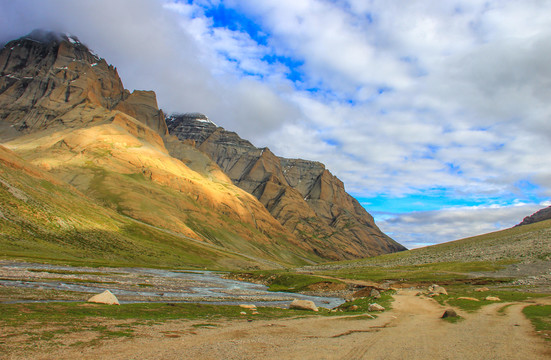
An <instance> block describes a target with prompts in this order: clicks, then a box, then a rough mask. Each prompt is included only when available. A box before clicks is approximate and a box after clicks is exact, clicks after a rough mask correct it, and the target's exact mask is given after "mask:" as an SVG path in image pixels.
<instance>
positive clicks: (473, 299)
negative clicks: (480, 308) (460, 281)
mask: <svg viewBox="0 0 551 360" xmlns="http://www.w3.org/2000/svg"><path fill="white" fill-rule="evenodd" d="M457 300H470V301H480V300H478V299H477V298H473V297H468V296H460V297H458V298H457Z"/></svg>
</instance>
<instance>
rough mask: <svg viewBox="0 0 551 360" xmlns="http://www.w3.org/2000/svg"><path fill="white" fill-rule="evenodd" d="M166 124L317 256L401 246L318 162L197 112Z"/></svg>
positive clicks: (364, 253)
mask: <svg viewBox="0 0 551 360" xmlns="http://www.w3.org/2000/svg"><path fill="white" fill-rule="evenodd" d="M167 126H168V130H169V133H170V134H172V135H175V136H177V137H178V138H179V139H180V140H182V141H184V142H187V143H188V144H191V145H194V146H196V147H197V148H198V149H200V150H201V151H204V152H205V153H206V154H208V155H209V156H210V157H211V158H212V159H213V160H214V161H215V162H216V163H217V164H218V165H219V166H220V167H221V169H222V170H223V171H224V172H225V173H226V174H227V175H228V176H229V177H230V178H231V179H232V181H233V182H234V184H235V185H237V186H239V187H240V188H242V189H244V190H245V191H247V192H249V193H251V194H253V195H254V196H255V197H256V198H257V199H259V200H260V202H261V203H262V204H263V205H264V206H265V207H266V208H267V209H268V210H269V211H270V213H271V214H272V215H273V216H274V217H275V218H276V219H278V220H279V221H280V222H281V224H283V225H284V226H285V227H286V228H287V229H289V230H290V231H292V232H293V233H294V234H295V235H296V236H297V237H298V238H300V239H301V240H302V241H303V242H305V243H307V244H309V245H310V246H312V248H314V251H316V253H318V254H319V255H320V256H322V257H325V258H329V259H343V258H344V259H351V258H358V257H365V256H374V255H379V254H384V253H389V252H396V251H401V250H405V248H404V247H403V246H402V245H400V244H398V243H397V242H395V241H394V240H392V239H391V238H390V237H388V236H387V235H385V234H384V233H382V232H381V231H380V230H379V228H378V227H377V226H376V225H375V222H374V221H373V218H372V216H371V215H369V214H368V213H367V211H365V209H364V208H363V207H362V206H361V205H360V204H359V203H358V201H357V200H356V199H354V198H353V197H352V196H350V195H349V194H348V193H346V191H345V189H344V184H343V183H342V181H340V180H339V179H338V178H336V177H335V176H333V175H332V174H331V173H330V172H329V171H328V170H327V169H326V168H325V166H324V165H323V164H321V163H319V162H314V161H307V160H300V159H285V158H280V157H277V156H275V155H274V154H273V153H272V152H271V151H270V150H269V149H268V148H257V147H255V146H254V145H253V144H251V143H250V142H249V141H247V140H244V139H242V138H241V137H239V135H237V134H236V133H235V132H230V131H227V130H225V129H223V128H221V127H218V126H216V125H215V124H214V123H212V122H211V121H209V120H208V118H207V117H206V116H204V115H202V114H195V115H194V114H191V115H190V114H184V115H178V114H175V115H171V116H169V117H167Z"/></svg>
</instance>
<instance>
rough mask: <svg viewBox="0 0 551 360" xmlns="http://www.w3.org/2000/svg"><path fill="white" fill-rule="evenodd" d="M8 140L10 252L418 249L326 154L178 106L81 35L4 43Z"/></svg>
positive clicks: (286, 258)
mask: <svg viewBox="0 0 551 360" xmlns="http://www.w3.org/2000/svg"><path fill="white" fill-rule="evenodd" d="M0 142H1V147H0V185H1V186H0V224H1V225H2V227H1V230H0V243H1V244H2V247H1V249H2V250H0V255H5V256H19V257H37V258H40V257H42V258H45V257H51V258H55V259H59V260H71V259H89V260H90V261H97V262H98V263H105V262H110V261H119V262H124V263H129V264H130V263H138V264H156V265H159V262H160V263H161V264H162V265H165V264H166V265H167V266H174V265H179V266H196V267H202V266H208V267H220V268H243V267H273V266H275V265H278V266H289V265H297V264H311V263H319V262H323V261H327V260H343V259H354V258H363V257H367V256H374V255H380V254H384V253H389V252H396V251H402V250H405V248H404V247H403V246H401V245H400V244H398V243H397V242H396V241H394V240H392V239H391V238H390V237H388V236H387V235H385V234H384V233H383V232H381V231H380V229H379V228H378V227H377V226H376V225H375V223H374V221H373V218H372V217H371V215H369V214H368V213H367V212H366V211H365V209H364V208H363V207H362V206H361V205H360V204H359V203H358V202H357V201H356V200H355V199H354V198H353V197H352V196H350V195H349V194H348V193H346V191H345V188H344V184H343V183H342V181H340V180H339V179H338V178H336V177H335V176H334V175H332V174H331V173H330V172H329V171H328V170H327V169H326V168H325V166H324V165H323V164H321V163H319V162H313V161H307V160H299V159H285V158H280V157H277V156H276V155H274V154H273V153H272V152H271V151H270V150H269V149H267V148H257V147H255V146H254V145H253V144H251V143H250V142H249V141H247V140H245V139H242V138H241V137H239V135H237V134H236V133H234V132H230V131H227V130H225V129H223V128H221V127H218V126H216V125H215V124H214V123H213V122H211V121H210V120H209V119H208V117H207V116H205V115H203V114H199V113H185V114H174V115H170V116H166V115H165V114H164V113H163V111H162V110H160V109H159V107H158V105H157V99H156V95H155V93H154V92H152V91H140V90H135V91H133V92H130V91H128V90H126V89H125V88H124V86H123V84H122V81H121V79H120V77H119V75H118V73H117V69H116V68H115V67H113V66H112V65H110V64H108V63H107V61H106V60H105V59H103V58H101V57H99V56H98V55H96V54H94V53H93V52H92V51H90V49H89V48H88V47H87V46H86V45H84V44H83V43H82V42H81V41H80V40H79V39H78V38H77V37H75V36H71V35H67V34H58V33H53V32H48V31H41V30H35V31H33V32H32V33H30V34H29V35H27V36H24V37H22V38H20V39H17V40H13V41H10V42H9V43H7V44H5V46H4V47H3V49H2V50H1V51H0Z"/></svg>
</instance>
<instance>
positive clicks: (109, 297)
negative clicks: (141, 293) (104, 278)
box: [88, 290, 120, 305]
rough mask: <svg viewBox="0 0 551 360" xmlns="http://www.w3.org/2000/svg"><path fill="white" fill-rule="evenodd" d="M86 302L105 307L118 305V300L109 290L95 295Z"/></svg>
mask: <svg viewBox="0 0 551 360" xmlns="http://www.w3.org/2000/svg"><path fill="white" fill-rule="evenodd" d="M88 302H92V303H97V304H107V305H120V303H119V300H118V299H117V297H116V296H115V295H113V293H112V292H111V291H109V290H105V291H104V292H102V293H101V294H97V295H94V296H92V297H91V298H90V299H88Z"/></svg>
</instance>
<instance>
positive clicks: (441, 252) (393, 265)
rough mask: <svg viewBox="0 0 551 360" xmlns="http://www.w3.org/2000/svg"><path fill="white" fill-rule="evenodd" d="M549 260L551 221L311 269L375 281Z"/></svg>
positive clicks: (442, 276)
mask: <svg viewBox="0 0 551 360" xmlns="http://www.w3.org/2000/svg"><path fill="white" fill-rule="evenodd" d="M549 262H551V220H547V221H542V222H539V223H535V224H531V225H526V226H522V227H514V228H511V229H506V230H502V231H497V232H493V233H488V234H484V235H479V236H474V237H470V238H466V239H461V240H456V241H451V242H447V243H443V244H438V245H433V246H428V247H424V248H419V249H413V250H409V251H404V252H400V253H394V254H387V255H382V256H377V257H373V258H368V259H363V260H355V261H346V262H337V263H331V264H327V265H320V266H313V267H308V268H307V270H308V271H313V272H321V273H325V274H332V275H337V276H342V277H350V278H356V279H369V280H374V281H381V280H408V281H442V280H457V279H465V278H471V277H473V273H495V272H496V271H498V270H502V269H505V268H507V267H508V266H509V265H511V264H519V265H522V264H524V266H525V267H527V266H529V265H530V264H531V266H533V265H534V264H539V263H549ZM519 274H520V273H519ZM513 275H514V274H513ZM502 276H507V274H502ZM513 277H514V276H513Z"/></svg>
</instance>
